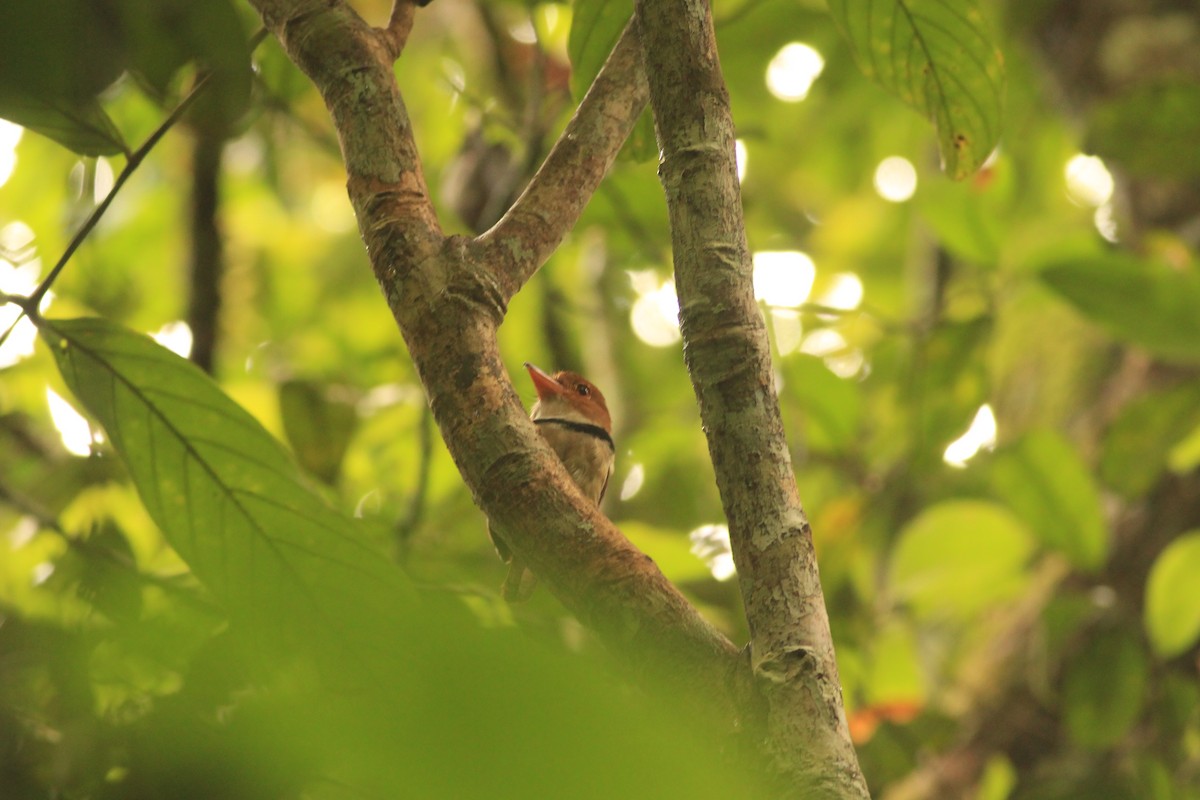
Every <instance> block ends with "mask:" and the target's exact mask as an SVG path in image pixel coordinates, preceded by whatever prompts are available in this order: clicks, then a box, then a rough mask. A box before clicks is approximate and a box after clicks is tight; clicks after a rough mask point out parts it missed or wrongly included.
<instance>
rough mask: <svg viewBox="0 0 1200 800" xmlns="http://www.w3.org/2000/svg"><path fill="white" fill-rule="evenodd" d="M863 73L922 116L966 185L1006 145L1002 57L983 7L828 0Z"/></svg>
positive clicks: (913, 0)
mask: <svg viewBox="0 0 1200 800" xmlns="http://www.w3.org/2000/svg"><path fill="white" fill-rule="evenodd" d="M829 11H830V13H831V14H832V15H833V19H834V22H836V23H837V26H838V28H840V29H841V31H842V34H843V35H844V36H845V37H846V39H847V41H849V42H850V46H851V47H852V48H853V51H854V56H855V59H856V60H857V61H858V65H859V67H860V68H861V69H862V71H863V74H865V75H866V76H867V77H869V78H871V79H872V80H874V81H876V82H877V83H878V84H879V85H880V86H883V87H884V88H885V89H887V90H888V91H890V92H892V93H893V94H895V95H896V96H898V97H899V98H900V99H901V100H903V101H904V102H905V103H906V104H907V105H909V106H911V107H912V108H914V109H916V110H917V111H919V112H920V113H921V114H924V115H925V116H926V117H928V118H929V119H930V120H931V121H932V122H933V126H934V128H935V129H936V131H937V137H938V144H939V148H940V150H941V154H942V166H943V169H944V170H945V171H946V172H947V173H948V174H949V175H950V176H951V177H953V178H956V179H957V178H965V177H966V176H968V175H970V174H971V173H972V172H974V171H975V170H976V169H978V168H979V167H980V166H981V165H982V164H983V162H984V161H985V160H986V159H987V157H988V156H989V155H990V154H991V152H992V150H994V149H995V148H996V144H997V143H998V142H999V140H1000V115H1001V104H1002V92H1003V86H1004V66H1003V58H1002V56H1001V55H1000V51H999V50H997V49H996V45H995V44H994V43H993V42H992V39H991V36H990V34H989V33H988V32H987V30H986V27H987V26H986V23H985V21H984V18H983V15H982V13H981V12H980V10H979V3H978V2H977V0H955V1H954V2H950V0H870V2H866V3H862V2H852V1H851V0H829Z"/></svg>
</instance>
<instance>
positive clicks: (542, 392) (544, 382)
mask: <svg viewBox="0 0 1200 800" xmlns="http://www.w3.org/2000/svg"><path fill="white" fill-rule="evenodd" d="M525 369H527V370H529V377H530V378H532V379H533V387H534V388H535V389H537V393H538V398H539V399H541V400H545V399H546V398H547V397H550V396H551V395H556V394H565V393H566V391H567V390H566V388H565V387H564V386H563V385H562V384H560V383H559V382H558V381H556V380H554V378H553V377H551V376H550V375H549V374H547V373H546V372H544V371H542V370H541V369H538V368H537V367H536V366H534V365H533V364H530V363H529V362H528V361H526V362H525Z"/></svg>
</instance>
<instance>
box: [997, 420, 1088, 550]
mask: <svg viewBox="0 0 1200 800" xmlns="http://www.w3.org/2000/svg"><path fill="white" fill-rule="evenodd" d="M992 482H993V485H994V486H995V488H996V492H997V494H999V495H1000V497H1001V498H1003V499H1004V500H1005V501H1007V503H1008V504H1009V505H1010V506H1011V507H1012V508H1013V509H1014V510H1015V511H1016V512H1017V513H1018V514H1020V515H1021V517H1022V518H1024V520H1025V522H1027V523H1028V524H1029V526H1030V527H1031V528H1032V529H1033V531H1034V533H1035V534H1036V535H1037V536H1038V537H1039V538H1040V539H1041V540H1042V541H1043V542H1044V543H1045V544H1046V545H1047V546H1049V547H1052V548H1054V549H1056V550H1060V551H1062V552H1063V553H1064V554H1065V555H1066V556H1067V558H1068V559H1070V561H1071V563H1072V564H1074V565H1075V566H1077V567H1079V568H1081V569H1086V570H1094V569H1096V568H1097V567H1099V566H1100V565H1101V564H1102V563H1104V558H1105V555H1106V554H1107V551H1108V531H1107V529H1106V527H1105V524H1104V516H1103V514H1102V512H1101V508H1100V493H1099V491H1097V489H1096V484H1095V482H1094V481H1093V480H1092V476H1091V473H1090V472H1089V471H1088V468H1087V465H1086V464H1084V463H1083V460H1082V459H1080V457H1079V455H1078V454H1077V453H1076V452H1075V450H1074V448H1072V447H1071V445H1070V443H1069V442H1067V441H1066V439H1064V438H1063V437H1062V435H1061V434H1058V433H1056V432H1054V431H1048V430H1046V431H1035V432H1033V433H1030V434H1027V435H1026V436H1025V437H1024V438H1022V439H1021V441H1020V442H1019V443H1018V444H1017V445H1016V446H1015V447H1012V448H1010V449H1008V450H1006V451H1004V452H1002V453H1001V454H999V456H997V458H996V462H995V463H994V464H993V466H992Z"/></svg>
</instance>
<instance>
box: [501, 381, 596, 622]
mask: <svg viewBox="0 0 1200 800" xmlns="http://www.w3.org/2000/svg"><path fill="white" fill-rule="evenodd" d="M525 369H527V370H528V371H529V377H530V378H532V379H533V386H534V388H535V389H536V390H537V395H538V399H537V402H535V403H534V404H533V409H532V410H530V412H529V418H530V419H532V420H533V422H534V424H536V425H537V426H538V428H539V430H541V433H542V436H543V437H544V438H545V439H546V442H547V444H549V445H550V448H551V449H552V450H554V452H555V453H557V454H558V457H559V460H561V461H562V462H563V466H565V467H566V468H567V473H568V474H569V475H570V476H571V478H572V479H573V480H574V481H575V485H576V486H578V487H579V491H580V492H581V493H582V494H583V496H584V497H586V498H588V499H589V500H591V501H592V502H594V503H595V504H596V505H600V500H601V499H603V497H604V490H605V489H607V488H608V479H609V477H610V476H611V475H612V471H613V460H614V459H615V457H616V446H615V445H614V444H613V439H612V418H611V417H609V415H608V406H607V405H605V403H604V395H602V394H601V393H600V390H599V389H597V388H596V387H595V386H594V385H592V384H591V383H590V382H588V381H587V380H585V379H584V378H583V377H581V376H579V375H577V374H575V373H574V372H556V373H554V374H553V375H549V374H547V373H545V372H543V371H542V370H540V369H538V368H537V367H535V366H534V365H533V364H530V363H528V362H526V363H525ZM488 533H489V534H490V535H491V536H492V543H493V544H495V545H496V552H498V553H499V554H500V557H501V558H502V559H504V561H505V562H506V563H507V564H508V565H509V568H508V577H507V578H505V580H504V586H503V589H502V592H503V594H504V598H505V599H506V600H525V599H528V597H529V595H530V594H531V593H532V592H533V587H534V585H535V584H536V582H537V581H536V578H534V576H533V575H532V573H530V572H529V571H528V570H527V569H526V568H525V564H524V562H522V561H521V559H520V557H518V556H517V555H515V554H514V553H513V552H512V551H511V550H510V549H509V548H508V545H507V544H505V542H504V541H503V540H502V539H501V538H500V537H498V536H496V535H495V534H493V533H491V530H490V528H489V531H488Z"/></svg>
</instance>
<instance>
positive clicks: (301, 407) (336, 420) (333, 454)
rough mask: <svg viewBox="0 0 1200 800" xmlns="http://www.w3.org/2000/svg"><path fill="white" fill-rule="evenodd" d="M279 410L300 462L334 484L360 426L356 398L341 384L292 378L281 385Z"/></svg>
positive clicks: (313, 472) (289, 439) (322, 478)
mask: <svg viewBox="0 0 1200 800" xmlns="http://www.w3.org/2000/svg"><path fill="white" fill-rule="evenodd" d="M279 410H280V414H281V416H282V417H283V431H284V433H286V434H287V438H288V443H289V444H291V446H292V450H293V451H294V452H295V453H296V458H297V459H298V460H299V461H300V464H301V465H302V466H303V467H304V468H305V469H306V470H308V471H309V472H310V473H312V474H313V475H316V476H317V477H318V478H320V479H321V480H322V481H324V482H325V483H330V484H331V483H334V482H335V481H336V480H337V476H338V473H339V472H340V471H341V466H342V459H343V458H345V456H346V448H348V447H349V446H350V437H351V436H352V435H353V434H354V430H355V428H356V427H357V426H358V413H357V411H355V407H354V398H353V397H350V396H348V394H347V392H346V391H344V390H343V391H339V390H338V388H337V387H333V386H326V385H325V384H322V383H317V382H315V381H305V380H292V381H286V382H285V383H284V384H283V385H282V386H280V387H279Z"/></svg>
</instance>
